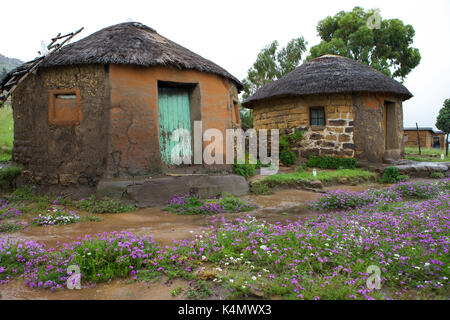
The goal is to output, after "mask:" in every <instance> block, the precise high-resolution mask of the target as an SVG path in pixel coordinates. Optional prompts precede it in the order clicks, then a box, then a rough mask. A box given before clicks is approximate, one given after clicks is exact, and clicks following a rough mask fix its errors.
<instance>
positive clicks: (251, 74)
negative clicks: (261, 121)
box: [242, 37, 307, 99]
mask: <svg viewBox="0 0 450 320" xmlns="http://www.w3.org/2000/svg"><path fill="white" fill-rule="evenodd" d="M306 45H307V42H306V41H305V39H304V38H303V37H300V38H297V39H292V40H291V41H289V43H288V44H287V45H286V47H284V48H282V49H281V50H278V41H276V40H275V41H273V42H272V43H271V44H270V45H268V46H266V47H265V48H264V49H262V50H261V51H260V53H259V54H258V57H257V58H256V61H255V63H254V64H253V66H252V67H251V68H250V69H249V70H248V73H247V77H246V78H245V79H244V80H242V84H243V85H244V94H243V95H242V97H243V99H246V98H248V97H250V96H251V95H252V94H253V93H255V91H256V90H258V89H259V88H261V87H262V86H265V85H266V84H269V83H271V82H273V81H275V80H277V79H279V78H281V77H283V76H284V75H286V74H288V73H289V72H291V71H292V70H294V69H295V68H296V67H297V66H298V65H299V62H300V60H301V59H302V54H303V53H304V52H305V51H306Z"/></svg>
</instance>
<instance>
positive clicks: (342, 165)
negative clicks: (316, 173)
mask: <svg viewBox="0 0 450 320" xmlns="http://www.w3.org/2000/svg"><path fill="white" fill-rule="evenodd" d="M306 166H308V167H310V168H320V169H355V168H356V167H357V166H358V161H357V160H356V159H355V158H338V157H331V156H315V155H313V156H310V157H309V158H308V161H306Z"/></svg>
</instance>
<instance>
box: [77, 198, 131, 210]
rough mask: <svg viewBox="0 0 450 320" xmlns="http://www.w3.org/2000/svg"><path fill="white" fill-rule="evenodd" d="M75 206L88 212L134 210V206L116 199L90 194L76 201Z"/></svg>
mask: <svg viewBox="0 0 450 320" xmlns="http://www.w3.org/2000/svg"><path fill="white" fill-rule="evenodd" d="M76 207H77V208H78V209H80V210H83V211H86V212H90V213H122V212H131V211H135V210H136V206H133V205H126V204H123V203H122V202H120V201H119V200H116V199H111V198H108V197H104V198H101V199H98V198H96V197H95V196H91V197H89V198H87V199H82V200H80V201H77V202H76Z"/></svg>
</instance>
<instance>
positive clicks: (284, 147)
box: [280, 130, 305, 165]
mask: <svg viewBox="0 0 450 320" xmlns="http://www.w3.org/2000/svg"><path fill="white" fill-rule="evenodd" d="M304 133H305V132H304V131H300V130H295V132H294V133H293V134H291V135H287V136H283V137H282V138H281V139H280V161H281V162H282V163H283V164H285V165H292V164H294V163H295V159H296V157H295V154H294V153H293V152H292V151H291V148H292V146H291V144H295V143H297V142H298V141H300V140H301V139H302V138H303V135H304Z"/></svg>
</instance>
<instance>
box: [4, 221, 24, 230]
mask: <svg viewBox="0 0 450 320" xmlns="http://www.w3.org/2000/svg"><path fill="white" fill-rule="evenodd" d="M26 227H27V224H26V223H23V222H20V221H13V222H11V221H6V222H2V221H0V233H3V232H13V231H17V230H21V229H25V228H26Z"/></svg>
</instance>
